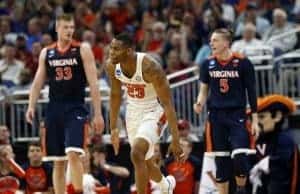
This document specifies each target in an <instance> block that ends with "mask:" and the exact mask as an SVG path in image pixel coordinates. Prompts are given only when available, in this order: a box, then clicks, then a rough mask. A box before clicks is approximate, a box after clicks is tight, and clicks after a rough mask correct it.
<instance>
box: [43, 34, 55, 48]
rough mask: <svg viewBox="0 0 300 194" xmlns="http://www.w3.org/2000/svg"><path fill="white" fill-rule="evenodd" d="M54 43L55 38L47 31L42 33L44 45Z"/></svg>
mask: <svg viewBox="0 0 300 194" xmlns="http://www.w3.org/2000/svg"><path fill="white" fill-rule="evenodd" d="M52 43H53V38H52V36H51V35H50V34H48V33H45V34H43V35H42V39H41V45H42V47H46V46H49V45H51V44H52Z"/></svg>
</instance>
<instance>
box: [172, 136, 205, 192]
mask: <svg viewBox="0 0 300 194" xmlns="http://www.w3.org/2000/svg"><path fill="white" fill-rule="evenodd" d="M180 146H181V147H182V149H183V152H184V157H185V159H184V162H183V163H180V162H178V161H175V160H174V158H173V156H171V157H169V158H167V159H166V171H167V173H168V174H171V175H173V176H174V177H175V179H176V187H175V190H174V192H173V193H174V194H182V193H184V194H193V193H198V191H199V181H200V172H201V162H200V160H199V159H198V158H197V157H195V156H193V155H192V154H191V152H192V147H193V146H192V142H191V141H190V140H188V139H187V138H180Z"/></svg>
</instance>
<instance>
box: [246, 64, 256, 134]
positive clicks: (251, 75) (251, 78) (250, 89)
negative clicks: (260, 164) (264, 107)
mask: <svg viewBox="0 0 300 194" xmlns="http://www.w3.org/2000/svg"><path fill="white" fill-rule="evenodd" d="M244 61H245V64H244V66H243V70H244V71H243V78H244V79H243V80H244V83H245V87H246V90H247V95H248V101H249V104H250V108H251V112H252V115H251V116H252V134H254V133H256V136H258V133H259V128H258V126H253V124H255V125H258V117H257V96H256V82H255V71H254V66H253V64H252V63H251V62H250V61H249V60H248V59H245V60H244ZM254 128H255V129H254Z"/></svg>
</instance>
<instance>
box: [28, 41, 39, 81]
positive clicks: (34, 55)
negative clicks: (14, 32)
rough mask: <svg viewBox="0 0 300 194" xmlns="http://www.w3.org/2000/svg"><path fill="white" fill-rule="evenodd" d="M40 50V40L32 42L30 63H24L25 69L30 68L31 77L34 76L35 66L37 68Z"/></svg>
mask: <svg viewBox="0 0 300 194" xmlns="http://www.w3.org/2000/svg"><path fill="white" fill-rule="evenodd" d="M41 50H42V45H41V43H40V42H34V43H33V44H32V50H31V53H32V61H31V63H27V64H26V65H25V67H26V68H27V69H29V70H30V75H31V76H30V77H31V78H32V79H33V78H34V75H35V73H36V71H37V68H38V65H39V56H40V52H41Z"/></svg>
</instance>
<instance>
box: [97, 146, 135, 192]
mask: <svg viewBox="0 0 300 194" xmlns="http://www.w3.org/2000/svg"><path fill="white" fill-rule="evenodd" d="M106 155H107V151H106V148H105V147H104V146H97V147H94V148H93V149H92V165H91V166H92V168H91V174H92V175H93V177H95V179H96V180H98V181H99V182H100V184H101V185H102V186H110V191H111V194H123V193H126V192H127V191H128V190H129V188H126V189H124V187H127V185H123V184H122V181H123V180H122V179H124V178H127V177H129V175H130V172H129V171H128V169H127V168H125V167H122V166H118V165H116V164H113V163H110V162H108V161H107V160H106ZM126 190H127V191H126Z"/></svg>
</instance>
